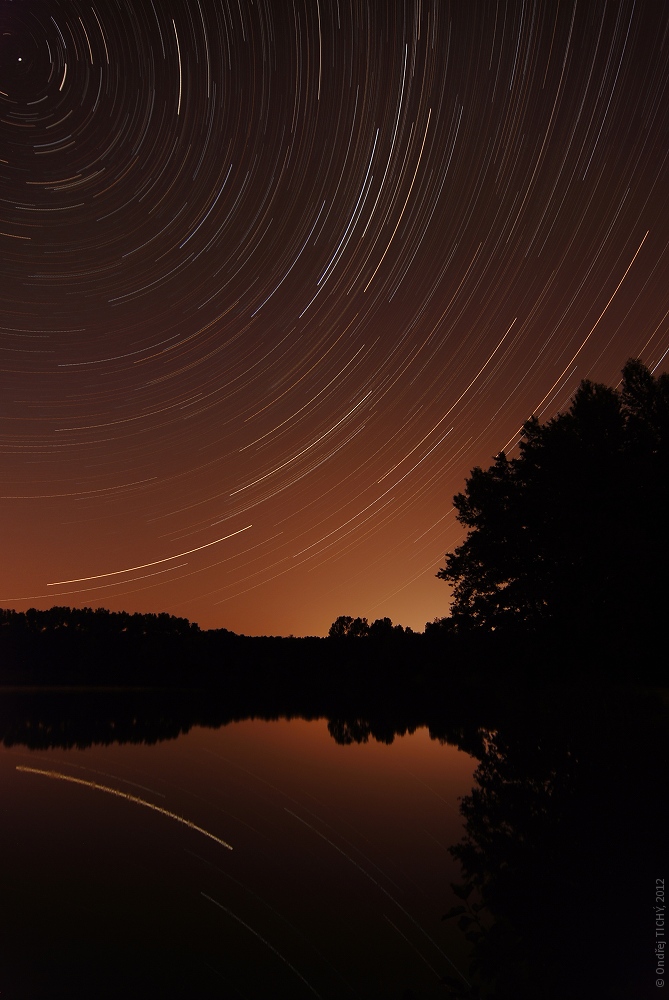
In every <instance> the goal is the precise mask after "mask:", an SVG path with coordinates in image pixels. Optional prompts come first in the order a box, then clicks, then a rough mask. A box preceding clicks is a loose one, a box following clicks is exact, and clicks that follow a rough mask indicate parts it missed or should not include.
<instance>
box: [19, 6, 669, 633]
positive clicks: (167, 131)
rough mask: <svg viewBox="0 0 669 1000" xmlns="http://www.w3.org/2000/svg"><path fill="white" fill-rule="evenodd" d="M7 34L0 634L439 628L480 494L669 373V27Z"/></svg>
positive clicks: (198, 19) (485, 18)
mask: <svg viewBox="0 0 669 1000" xmlns="http://www.w3.org/2000/svg"><path fill="white" fill-rule="evenodd" d="M11 8H12V9H8V10H7V11H5V13H4V15H3V36H2V39H0V109H1V110H2V114H0V148H1V149H2V150H3V153H2V154H0V196H1V198H2V223H1V224H0V242H1V245H2V249H3V255H2V262H1V263H0V268H1V269H2V279H1V280H2V288H3V299H2V304H1V305H0V346H1V347H2V348H3V352H2V357H3V359H4V364H3V373H2V386H3V392H2V394H1V395H0V416H1V417H2V418H3V426H4V428H5V432H4V437H3V452H4V458H3V463H2V483H1V486H2V489H0V496H1V498H2V511H3V520H4V525H5V533H4V536H5V537H4V544H3V558H2V560H1V561H0V607H3V608H4V607H6V608H10V609H15V610H17V611H26V610H28V609H29V608H30V607H36V608H38V609H40V610H45V609H46V608H49V607H53V606H72V607H91V608H97V607H103V606H104V607H107V608H109V610H112V611H121V610H125V611H128V612H129V613H133V612H137V613H142V614H159V613H161V612H166V613H168V614H171V615H175V616H177V617H183V618H188V619H189V620H190V621H191V622H195V623H197V624H199V626H200V628H202V629H205V630H209V629H217V628H227V629H229V630H230V631H232V632H236V633H238V634H244V635H275V636H279V635H290V634H294V635H295V636H297V637H299V636H316V635H321V636H323V635H326V634H327V630H328V628H329V627H330V625H331V624H332V622H334V621H335V619H336V618H337V617H338V616H340V615H343V614H351V615H353V616H354V617H356V616H360V617H365V618H367V619H368V621H369V622H370V623H371V622H372V621H373V620H375V619H378V618H384V617H389V618H390V619H391V620H392V621H393V623H394V624H401V625H403V626H404V627H407V626H409V627H411V628H412V629H413V630H414V631H416V632H422V631H423V630H424V628H425V625H426V623H427V622H430V621H432V620H433V619H434V618H435V617H444V616H446V615H448V613H449V606H450V589H449V586H448V585H447V584H446V583H444V582H443V581H441V580H439V579H437V577H436V574H437V572H438V570H439V569H440V567H441V566H443V565H444V558H445V554H446V553H447V552H449V551H452V550H453V549H454V548H455V547H456V546H457V545H458V544H460V543H461V541H462V539H463V537H464V534H465V532H464V530H463V529H462V527H461V526H460V525H459V524H458V522H457V521H456V518H455V511H454V509H453V506H452V498H453V496H454V495H455V494H456V493H458V492H460V491H462V489H463V488H464V484H465V479H466V478H467V477H468V476H469V474H470V472H471V470H472V469H473V468H474V467H475V466H481V467H483V468H487V467H488V466H489V465H490V464H491V462H492V460H493V456H494V455H496V454H497V453H498V452H499V451H500V450H503V449H506V450H507V451H508V453H509V454H510V455H511V456H513V454H514V449H515V448H516V446H517V443H518V440H519V437H520V428H521V426H522V424H523V423H524V421H525V420H526V419H527V418H528V417H529V416H530V415H531V414H533V413H536V414H537V416H538V417H539V419H540V420H541V421H542V422H543V421H545V420H546V419H548V418H550V417H551V416H553V415H555V414H556V413H557V412H558V411H561V410H564V409H565V408H566V407H567V406H568V404H569V401H570V399H571V397H572V395H573V393H574V392H575V390H576V388H577V387H578V385H579V384H580V382H581V381H582V379H584V378H590V379H592V380H594V381H597V382H603V383H605V384H607V385H613V386H615V385H617V384H619V382H620V377H621V370H622V368H623V366H624V364H625V362H626V361H627V360H628V358H630V357H640V358H641V359H642V360H643V362H644V363H645V364H646V365H647V366H648V367H649V369H650V370H651V371H653V372H655V374H658V373H659V372H660V371H665V370H667V355H668V354H669V283H667V281H666V278H665V275H666V273H667V265H668V264H669V259H668V257H669V194H668V192H669V187H668V186H667V176H666V160H667V135H668V134H669V105H668V104H667V101H666V99H665V96H666V92H667V87H668V86H669V62H668V61H667V59H666V53H665V48H666V42H667V38H668V37H669V6H663V5H653V4H647V5H641V6H639V5H636V4H635V3H634V2H633V0H621V3H620V4H617V5H610V4H606V3H604V2H602V0H595V2H593V3H591V4H588V5H587V8H586V7H584V5H578V4H576V3H575V2H573V0H572V2H568V3H567V4H554V3H550V2H549V3H540V2H534V3H531V4H529V5H520V6H519V5H517V4H513V3H500V4H497V5H494V7H492V6H491V7H488V6H485V7H484V8H482V9H479V8H478V7H476V8H474V7H473V6H472V5H471V4H468V3H455V4H453V5H451V6H450V7H448V8H446V7H444V5H443V4H441V3H439V2H430V0H426V2H409V0H406V2H402V3H399V4H397V5H391V4H385V3H378V2H369V3H366V4H363V5H362V6H360V5H357V6H353V5H352V4H350V3H349V4H347V3H346V2H342V0H340V2H339V3H333V2H331V0H320V3H319V4H315V5H314V4H312V3H310V2H308V0H298V2H297V3H295V4H288V3H287V2H286V3H284V4H282V3H276V2H271V3H270V2H269V0H267V2H265V0H261V2H259V3H257V4H254V5H250V4H247V3H245V2H242V3H240V4H234V5H233V4H230V5H227V4H225V3H223V4H221V3H214V2H213V0H202V2H201V3H199V4H198V5H197V10H195V9H194V8H193V6H192V5H189V4H188V3H186V2H185V0H169V2H166V3H162V4H161V6H160V10H159V11H157V10H155V9H154V8H153V6H152V7H151V9H150V10H149V9H146V10H144V9H139V10H138V9H137V8H136V6H135V5H133V4H131V3H128V2H127V0H121V2H120V3H119V4H118V5H117V8H116V9H115V13H114V17H113V18H112V17H111V14H110V13H109V12H104V11H102V12H98V11H96V10H94V9H93V8H92V7H91V8H90V9H87V10H83V9H82V10H81V11H77V12H76V13H77V16H76V17H75V16H74V9H73V11H72V13H71V14H70V13H68V11H65V10H62V11H59V12H58V14H57V16H56V17H50V18H47V17H46V14H45V13H44V12H40V11H38V10H30V11H24V10H23V9H21V7H20V6H18V5H11ZM79 15H81V16H79ZM5 22H6V23H5ZM5 157H6V158H5Z"/></svg>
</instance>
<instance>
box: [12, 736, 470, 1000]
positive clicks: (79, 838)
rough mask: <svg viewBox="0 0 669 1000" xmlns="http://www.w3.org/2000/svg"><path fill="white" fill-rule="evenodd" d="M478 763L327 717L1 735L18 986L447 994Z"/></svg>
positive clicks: (340, 995) (103, 992) (455, 963)
mask: <svg viewBox="0 0 669 1000" xmlns="http://www.w3.org/2000/svg"><path fill="white" fill-rule="evenodd" d="M475 766H476V761H474V760H473V759H472V758H471V757H469V756H468V755H467V754H466V753H463V752H462V751H460V750H458V749H456V748H455V747H453V746H450V745H445V744H440V743H439V742H437V741H435V740H431V739H430V738H429V735H428V732H427V730H426V729H419V730H418V731H416V732H415V733H414V734H413V735H406V736H404V737H399V738H396V739H395V740H394V742H393V743H392V744H391V745H386V744H383V743H378V742H375V741H373V740H372V741H370V742H367V743H362V744H357V743H353V744H351V745H348V746H341V745H338V744H337V743H336V742H335V741H334V740H333V739H332V737H331V735H330V734H329V733H328V729H327V723H326V722H325V721H324V720H321V721H315V722H306V721H304V720H292V721H286V720H281V721H276V722H265V721H257V720H255V721H245V722H239V723H232V724H229V725H227V726H224V727H222V728H220V729H204V728H200V727H196V728H194V729H192V730H191V731H190V732H189V733H187V734H186V735H182V736H180V737H179V738H178V739H175V740H168V741H165V742H160V743H156V744H154V745H145V744H124V745H110V746H93V747H88V748H86V749H81V750H79V749H73V750H63V749H58V748H56V749H48V750H29V749H27V748H26V747H24V746H13V747H10V748H2V749H1V750H0V780H1V781H2V786H1V787H2V802H1V805H0V809H1V821H2V822H1V826H2V834H1V841H0V842H1V850H2V855H1V858H0V870H1V871H2V883H3V889H2V895H3V905H2V911H3V912H2V925H1V926H0V941H1V943H0V958H1V962H2V964H1V967H0V996H1V997H2V1000H10V998H15V997H16V998H24V997H29V998H31V1000H37V998H42V997H54V996H67V997H73V998H77V997H86V998H94V997H102V996H110V997H111V996H125V997H129V996H130V997H131V996H138V997H139V996H156V997H158V996H160V997H171V996H193V997H209V996H212V997H214V996H215V997H221V998H227V997H230V998H237V997H241V998H265V997H290V998H295V1000H300V998H302V997H313V996H318V997H321V998H323V1000H330V998H332V1000H335V998H336V1000H345V998H349V997H351V998H353V997H359V998H364V1000H374V998H389V1000H390V998H396V1000H400V998H402V997H403V996H406V997H409V996H413V997H416V998H418V997H424V998H431V997H437V996H440V997H443V996H444V991H443V987H442V986H440V985H439V981H440V979H441V977H442V976H444V975H451V976H453V975H455V976H457V975H458V971H457V970H462V971H463V972H464V971H466V966H467V961H466V958H467V956H466V954H465V953H464V950H463V949H464V945H463V941H462V937H461V935H460V934H459V933H458V931H457V929H456V927H455V926H454V925H453V922H448V921H447V922H443V921H442V920H441V916H442V914H443V913H444V912H445V910H447V909H448V908H449V907H450V906H452V905H453V903H454V902H455V903H457V902H458V900H457V899H455V898H454V896H453V893H452V890H451V888H450V883H451V882H457V881H458V880H459V867H458V865H457V862H456V861H455V860H454V859H453V858H452V857H451V855H450V854H449V853H448V848H449V846H451V845H452V844H454V843H455V842H456V841H458V840H459V838H460V837H461V836H462V833H463V820H462V817H461V815H460V812H459V808H458V805H459V803H458V798H459V796H463V795H466V794H467V793H468V792H470V791H471V788H472V784H473V779H472V775H473V772H474V769H475ZM55 775H60V776H62V777H60V778H56V777H55ZM66 779H68V780H66ZM226 844H227V845H230V847H231V848H232V850H230V849H229V848H228V847H227V846H225V845H226ZM407 991H411V992H410V993H409V992H407Z"/></svg>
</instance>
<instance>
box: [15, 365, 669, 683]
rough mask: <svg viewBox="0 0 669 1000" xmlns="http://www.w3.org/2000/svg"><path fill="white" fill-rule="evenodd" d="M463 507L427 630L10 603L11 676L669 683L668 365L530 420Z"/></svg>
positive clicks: (628, 375)
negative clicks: (226, 620) (523, 676)
mask: <svg viewBox="0 0 669 1000" xmlns="http://www.w3.org/2000/svg"><path fill="white" fill-rule="evenodd" d="M454 505H455V508H456V511H457V516H458V519H459V521H460V522H461V524H462V525H463V526H464V527H465V528H466V529H467V535H466V537H465V540H464V541H463V542H462V544H461V545H460V546H459V547H458V548H456V549H455V551H454V552H451V553H449V554H447V556H446V561H445V566H444V567H443V568H442V569H440V570H439V572H438V574H437V576H438V577H439V578H441V579H443V580H445V581H446V582H448V583H450V584H451V585H452V589H453V593H452V606H451V613H450V615H449V616H446V617H444V618H440V619H435V620H434V621H433V622H428V623H427V624H426V627H425V631H424V632H423V633H415V632H413V631H412V629H410V628H403V627H402V626H401V625H394V624H393V622H392V621H391V620H390V619H389V618H380V619H376V620H375V621H374V622H372V623H371V624H370V623H368V621H367V619H366V618H363V617H360V616H358V617H353V616H351V615H339V616H338V617H337V618H336V619H335V620H334V621H333V623H332V626H331V627H330V630H329V633H328V637H327V638H325V639H323V638H319V637H313V636H312V637H305V638H295V637H293V636H291V637H288V638H284V637H277V636H255V637H254V636H244V635H237V634H235V633H233V632H231V631H229V630H227V629H225V628H222V629H212V630H208V631H203V630H201V629H200V628H199V627H198V626H197V625H196V624H193V623H191V622H189V621H188V620H187V619H185V618H178V617H174V616H172V615H168V614H159V615H155V614H129V613H127V612H110V611H108V610H106V609H104V608H99V609H97V610H92V609H91V608H83V609H73V608H67V607H54V608H51V609H50V610H47V611H39V610H36V609H34V608H32V609H30V610H28V611H26V612H18V611H13V610H0V657H1V661H0V662H1V663H2V666H1V668H0V684H3V685H5V686H7V685H40V684H41V685H44V684H47V685H48V684H56V685H57V684H69V685H72V684H74V685H77V684H79V685H87V684H90V685H114V684H121V685H154V686H155V685H167V686H170V685H177V686H182V687H184V686H196V687H197V686H202V685H211V684H226V685H229V684H230V683H236V682H237V681H238V679H239V676H240V674H241V673H242V672H244V671H251V672H258V671H262V672H264V673H265V674H267V672H268V671H269V672H271V671H272V670H274V671H275V674H276V676H275V677H274V678H273V679H272V682H270V686H272V684H274V685H275V684H277V683H278V684H281V683H283V684H284V685H290V684H292V683H296V682H297V681H296V678H298V677H299V678H300V679H301V680H303V679H305V677H306V676H307V675H308V678H309V680H308V683H311V684H314V683H317V677H320V681H318V683H320V682H321V681H322V682H323V683H325V684H326V686H327V684H328V683H330V684H331V686H332V685H334V684H335V683H339V684H344V685H346V684H350V685H352V687H353V688H356V687H358V688H359V687H360V685H361V684H362V685H363V686H364V685H365V684H366V685H367V687H368V688H369V690H370V691H372V690H375V689H376V688H377V687H378V685H379V684H383V683H384V682H386V681H387V680H388V678H389V676H391V675H393V674H396V675H398V676H401V677H402V678H403V680H404V683H405V684H407V685H408V684H414V683H417V678H420V677H424V676H426V675H429V676H430V677H432V679H434V675H435V673H440V672H445V673H447V674H448V675H449V677H450V678H451V679H452V680H455V679H456V678H457V677H458V676H462V675H463V674H471V675H477V676H479V677H480V678H482V679H484V678H485V677H486V675H487V674H489V673H491V672H493V673H495V674H500V673H501V674H505V675H508V674H509V673H510V672H511V673H513V672H514V671H516V672H517V671H521V672H522V671H525V672H527V671H530V672H536V671H537V670H540V671H542V672H543V673H544V674H545V675H546V676H547V677H550V675H551V672H552V671H555V670H559V671H566V672H569V671H574V672H576V673H577V674H580V673H582V672H583V671H586V672H590V671H595V672H600V673H601V674H602V675H603V676H606V675H607V674H608V675H610V676H624V675H625V674H630V673H632V672H633V673H634V675H635V676H643V677H645V678H646V679H648V680H651V681H652V680H662V679H663V678H664V677H665V673H666V669H665V667H664V664H663V662H662V661H661V660H660V659H659V658H658V657H657V655H656V653H655V650H656V648H657V647H658V644H659V643H660V642H661V638H662V636H661V631H662V622H663V615H664V609H665V607H666V601H667V583H666V580H667V575H666V570H667V565H668V564H669V533H668V532H667V530H666V512H667V510H669V375H667V374H666V373H665V374H661V375H659V376H657V377H655V376H654V375H653V374H652V373H651V372H650V371H649V370H648V368H647V367H646V366H645V365H644V364H643V363H642V362H641V361H639V360H635V359H631V360H630V361H628V362H627V364H626V365H625V368H624V369H623V373H622V381H621V384H620V386H619V387H618V388H612V387H608V386H606V385H602V384H599V383H593V382H589V381H587V380H586V381H583V382H582V383H581V385H580V387H579V388H578V390H577V392H576V393H575V395H574V398H573V400H572V403H571V405H570V407H569V409H568V410H567V411H566V412H564V413H560V414H558V415H557V416H556V417H553V418H552V419H550V420H548V421H547V422H546V423H543V424H542V423H540V422H539V420H538V419H537V418H536V417H532V418H531V419H529V420H528V421H527V422H526V423H525V425H524V427H523V431H522V438H521V441H520V448H519V455H518V457H515V458H511V459H509V458H508V457H507V456H506V455H505V454H504V453H503V452H502V453H500V454H499V455H497V457H496V458H495V460H494V463H493V464H492V465H491V466H490V468H488V469H487V470H483V469H481V468H475V469H474V470H473V471H472V472H471V474H470V476H469V478H468V479H467V480H466V483H465V488H464V490H463V492H461V493H459V494H457V495H456V496H455V498H454ZM291 676H292V680H291ZM328 677H329V678H330V682H328V681H327V678H328ZM265 681H266V682H267V681H268V678H267V677H265ZM300 682H301V681H300Z"/></svg>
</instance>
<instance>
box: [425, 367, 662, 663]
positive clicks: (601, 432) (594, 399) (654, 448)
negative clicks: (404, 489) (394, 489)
mask: <svg viewBox="0 0 669 1000" xmlns="http://www.w3.org/2000/svg"><path fill="white" fill-rule="evenodd" d="M454 504H455V507H456V509H457V512H458V520H459V521H460V522H461V524H463V525H464V526H465V527H466V528H468V529H469V533H468V535H467V537H466V539H465V541H464V542H463V544H462V545H460V546H459V547H458V548H457V549H456V550H455V551H454V552H453V553H451V554H449V555H447V557H446V565H445V567H444V568H443V569H441V570H440V571H439V573H438V574H437V576H438V577H440V578H441V579H443V580H447V581H449V582H451V583H452V584H453V585H454V589H453V606H452V623H453V626H454V627H455V628H456V629H458V630H467V629H471V628H473V627H476V628H477V629H481V628H483V629H484V630H504V629H506V630H511V631H513V630H516V631H517V630H519V629H520V630H522V631H523V632H524V633H525V634H527V633H528V632H531V631H532V630H536V631H538V632H543V633H544V634H545V630H546V626H548V627H549V628H551V627H553V628H555V627H556V626H557V627H559V628H560V629H562V630H565V629H567V630H568V631H569V632H570V634H571V635H572V637H573V638H576V639H577V638H578V637H579V636H583V635H586V634H587V635H590V636H592V635H595V634H596V635H604V634H607V635H609V636H611V637H614V638H615V637H618V638H620V639H624V641H627V642H629V643H632V644H633V643H634V642H635V641H636V637H637V636H638V635H639V634H642V635H649V634H653V633H657V629H658V622H659V621H660V620H661V616H662V613H663V608H664V606H665V605H666V597H667V585H666V567H667V557H668V555H669V544H668V539H669V533H668V532H667V527H666V511H667V510H668V509H669V375H667V374H662V375H660V376H659V377H658V378H654V377H653V375H652V374H651V373H650V372H649V371H648V369H647V368H646V367H645V366H644V365H643V364H642V363H641V362H640V361H638V360H630V361H629V362H628V363H627V364H626V366H625V368H624V370H623V379H622V386H621V388H620V389H619V390H618V389H613V388H609V387H607V386H605V385H600V384H597V383H592V382H588V381H584V382H582V383H581V385H580V387H579V389H578V391H577V392H576V394H575V396H574V399H573V401H572V404H571V406H570V408H569V410H568V411H567V412H566V413H562V414H559V415H558V416H557V417H555V418H553V419H552V420H549V421H548V422H547V423H545V424H541V423H540V422H539V421H538V419H537V418H536V417H532V419H530V420H528V421H527V423H526V424H525V426H524V429H523V439H522V441H521V443H520V456H519V457H518V458H514V459H511V460H509V459H508V458H507V457H506V455H505V454H504V453H503V452H502V453H500V454H499V455H498V456H497V458H496V459H495V462H494V464H493V465H492V466H491V467H490V468H489V469H487V470H485V471H484V470H482V469H480V468H475V469H474V470H473V472H472V474H471V476H470V477H469V479H468V480H467V483H466V488H465V490H464V492H463V493H460V494H458V495H457V496H456V497H455V498H454Z"/></svg>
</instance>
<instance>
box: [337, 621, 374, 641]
mask: <svg viewBox="0 0 669 1000" xmlns="http://www.w3.org/2000/svg"><path fill="white" fill-rule="evenodd" d="M368 635H369V623H368V622H367V619H366V618H352V617H351V615H339V617H338V618H336V619H335V620H334V621H333V623H332V625H331V626H330V629H329V631H328V636H329V637H330V638H331V639H342V638H354V639H355V638H362V637H365V636H368Z"/></svg>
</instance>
